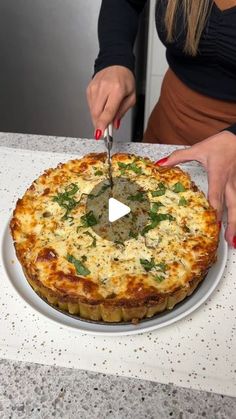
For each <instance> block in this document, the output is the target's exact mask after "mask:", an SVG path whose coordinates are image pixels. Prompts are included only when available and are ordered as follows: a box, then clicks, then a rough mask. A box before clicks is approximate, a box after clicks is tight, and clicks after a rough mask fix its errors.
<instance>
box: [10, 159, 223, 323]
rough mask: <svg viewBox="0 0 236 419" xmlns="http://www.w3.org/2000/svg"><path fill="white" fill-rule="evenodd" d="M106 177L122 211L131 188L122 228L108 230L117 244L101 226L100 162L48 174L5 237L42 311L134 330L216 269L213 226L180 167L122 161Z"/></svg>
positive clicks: (104, 183) (104, 192) (105, 186)
mask: <svg viewBox="0 0 236 419" xmlns="http://www.w3.org/2000/svg"><path fill="white" fill-rule="evenodd" d="M112 171H113V177H114V179H115V180H117V185H118V186H119V185H120V184H122V188H123V189H122V188H121V189H120V190H121V192H120V194H121V195H120V196H119V200H121V202H122V193H124V191H125V188H126V187H127V182H130V184H131V185H135V186H134V189H135V190H134V191H133V192H130V189H129V191H125V192H126V197H125V199H126V202H127V199H128V202H130V203H132V204H133V207H132V211H131V212H132V214H130V218H129V217H128V216H127V217H123V219H122V220H119V221H120V222H119V223H117V224H116V223H114V225H113V226H112V228H115V225H116V231H115V233H114V234H115V237H116V240H115V239H113V236H112V235H111V236H109V234H108V233H109V232H110V231H111V223H109V221H108V220H107V219H106V217H105V219H104V214H105V213H106V210H107V209H106V208H105V207H106V202H107V201H108V199H109V196H111V195H112V193H113V191H112V190H111V187H110V184H109V177H108V164H107V156H106V153H99V154H98V153H93V154H89V155H86V156H84V157H83V158H81V159H77V160H71V161H68V162H67V163H63V164H62V163H60V164H59V165H58V166H57V167H56V168H52V169H49V170H46V171H45V172H44V173H43V174H42V175H41V176H39V177H38V179H36V180H35V181H34V182H33V183H32V185H31V186H30V187H29V188H28V189H27V191H26V192H25V194H24V195H23V197H22V198H21V199H19V200H18V202H17V204H16V208H15V210H14V213H13V217H12V219H11V222H10V228H11V233H12V237H13V240H14V246H15V250H16V255H17V258H18V260H19V261H20V264H21V266H22V268H23V271H24V274H25V276H26V278H27V280H28V282H29V284H30V285H31V287H32V288H33V289H34V291H35V292H36V293H37V294H39V296H41V297H42V298H44V299H45V300H46V301H47V302H48V303H49V304H51V305H52V306H55V307H57V308H59V309H60V310H62V311H63V312H65V313H70V314H73V315H75V316H78V317H79V318H83V319H89V320H93V321H97V322H99V321H103V322H115V323H119V322H133V323H136V322H138V321H140V320H141V319H144V318H150V317H152V316H154V315H155V314H157V313H160V312H163V311H165V310H170V309H172V308H173V307H174V306H175V305H176V304H177V303H179V302H180V301H182V300H183V299H185V298H186V297H188V296H190V295H191V294H192V293H193V291H194V290H195V289H196V287H197V286H198V285H199V284H200V283H201V281H203V280H204V278H205V277H206V274H207V272H208V270H209V268H210V267H211V266H212V264H213V263H214V262H215V260H216V252H217V247H218V241H219V226H218V223H217V218H216V211H215V210H214V209H213V208H212V207H211V206H210V204H209V202H208V201H207V199H206V197H205V195H204V194H203V192H201V191H200V190H199V189H198V187H197V186H196V185H195V184H194V183H193V182H192V181H191V178H190V176H189V175H188V174H187V173H185V172H184V171H182V170H181V169H180V168H179V167H174V168H161V167H159V166H157V165H155V164H154V162H152V161H151V160H149V159H148V158H142V157H139V156H135V155H131V154H121V153H120V154H115V155H113V156H112ZM132 187H133V186H132ZM118 189H119V187H118ZM131 189H132V188H131ZM94 191H97V192H96V193H94ZM117 193H118V194H119V191H118V192H117ZM88 202H89V203H88ZM140 217H141V219H142V220H143V224H142V223H141V224H140V223H138V222H137V220H138V219H140ZM122 223H123V224H122ZM125 223H126V224H125ZM112 231H113V230H112ZM122 232H123V235H125V236H122V234H121V233H122ZM119 234H120V235H119ZM117 237H118V238H119V239H117Z"/></svg>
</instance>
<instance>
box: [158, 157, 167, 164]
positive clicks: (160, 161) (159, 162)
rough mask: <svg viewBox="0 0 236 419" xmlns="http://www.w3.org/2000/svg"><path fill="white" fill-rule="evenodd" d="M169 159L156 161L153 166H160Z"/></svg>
mask: <svg viewBox="0 0 236 419" xmlns="http://www.w3.org/2000/svg"><path fill="white" fill-rule="evenodd" d="M168 158H169V157H164V158H163V159H161V160H158V161H156V163H155V166H161V165H162V164H164V163H166V162H167V160H168Z"/></svg>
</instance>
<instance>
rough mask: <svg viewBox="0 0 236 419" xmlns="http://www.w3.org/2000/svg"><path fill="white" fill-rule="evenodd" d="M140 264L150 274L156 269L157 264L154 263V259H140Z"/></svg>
mask: <svg viewBox="0 0 236 419" xmlns="http://www.w3.org/2000/svg"><path fill="white" fill-rule="evenodd" d="M140 263H141V265H142V267H143V268H144V270H145V271H146V272H149V271H151V270H152V269H153V268H155V262H154V259H153V258H151V260H148V259H140Z"/></svg>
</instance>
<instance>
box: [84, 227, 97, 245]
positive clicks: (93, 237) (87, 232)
mask: <svg viewBox="0 0 236 419" xmlns="http://www.w3.org/2000/svg"><path fill="white" fill-rule="evenodd" d="M84 234H86V235H87V236H89V237H91V238H92V239H93V241H92V243H91V244H90V246H89V247H96V245H97V239H96V237H95V236H93V235H92V234H91V233H90V232H89V231H85V232H84Z"/></svg>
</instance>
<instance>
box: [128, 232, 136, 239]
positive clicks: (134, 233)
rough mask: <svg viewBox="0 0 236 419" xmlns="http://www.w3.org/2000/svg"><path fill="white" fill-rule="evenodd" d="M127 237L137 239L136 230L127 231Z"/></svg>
mask: <svg viewBox="0 0 236 419" xmlns="http://www.w3.org/2000/svg"><path fill="white" fill-rule="evenodd" d="M129 237H131V238H132V239H137V238H138V233H137V232H136V231H130V232H129Z"/></svg>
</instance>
